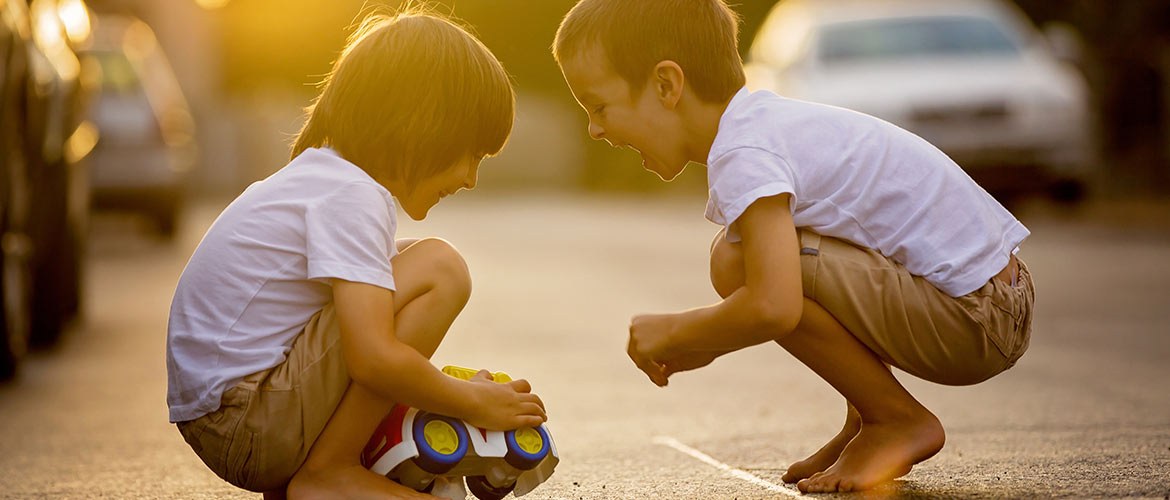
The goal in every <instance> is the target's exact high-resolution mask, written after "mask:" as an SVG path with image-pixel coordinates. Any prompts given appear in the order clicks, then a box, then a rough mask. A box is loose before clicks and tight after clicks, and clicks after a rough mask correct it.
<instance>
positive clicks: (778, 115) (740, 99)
mask: <svg viewBox="0 0 1170 500" xmlns="http://www.w3.org/2000/svg"><path fill="white" fill-rule="evenodd" d="M896 128H897V127H894V126H892V125H889V124H886V123H885V122H883V121H882V120H880V119H877V118H875V117H873V116H870V115H867V114H864V113H860V112H857V111H854V110H851V109H846V108H841V107H837V106H832V105H828V104H822V103H816V102H811V101H802V100H799V99H792V98H789V97H784V96H781V95H778V94H775V93H772V92H770V91H767V90H757V91H749V90H748V89H747V88H746V87H745V88H743V89H741V90H740V91H739V92H738V93H737V94H736V95H735V97H733V98H732V100H731V102H730V103H728V106H727V109H726V110H725V111H724V113H723V116H722V118H721V119H720V121H719V132H718V133H717V135H716V138H715V141H714V143H713V144H712V147H711V156H710V157H711V158H716V157H718V156H719V155H722V154H724V153H727V152H728V151H731V150H733V149H737V148H745V147H747V148H756V149H762V150H766V151H770V152H772V153H775V154H777V155H780V156H787V153H789V152H792V150H793V149H804V148H834V147H842V146H843V145H844V143H845V142H848V141H855V140H856V139H857V138H858V137H862V136H864V137H871V138H872V137H874V135H875V133H877V134H878V135H881V136H888V135H890V133H891V132H892V130H887V129H896Z"/></svg>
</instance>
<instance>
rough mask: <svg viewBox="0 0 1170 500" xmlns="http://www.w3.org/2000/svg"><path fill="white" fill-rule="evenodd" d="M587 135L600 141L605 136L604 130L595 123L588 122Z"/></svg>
mask: <svg viewBox="0 0 1170 500" xmlns="http://www.w3.org/2000/svg"><path fill="white" fill-rule="evenodd" d="M589 137H592V138H593V140H595V141H600V140H601V139H603V138H605V131H604V130H602V129H601V127H599V126H598V125H597V124H596V123H593V122H589Z"/></svg>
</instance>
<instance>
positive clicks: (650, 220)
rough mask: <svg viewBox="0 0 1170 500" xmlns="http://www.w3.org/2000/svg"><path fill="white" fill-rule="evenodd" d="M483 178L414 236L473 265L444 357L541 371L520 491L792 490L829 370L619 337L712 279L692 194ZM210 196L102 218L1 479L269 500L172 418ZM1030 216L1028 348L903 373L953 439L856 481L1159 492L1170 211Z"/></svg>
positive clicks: (7, 393) (16, 387)
mask: <svg viewBox="0 0 1170 500" xmlns="http://www.w3.org/2000/svg"><path fill="white" fill-rule="evenodd" d="M478 194H479V193H473V194H472V195H470V196H460V197H459V198H456V199H454V200H452V201H451V202H449V203H448V204H444V205H443V206H441V207H439V208H437V209H436V210H435V211H434V213H433V214H432V217H431V219H429V220H428V221H427V222H426V223H425V225H423V224H418V223H412V222H406V221H404V222H403V223H402V229H401V232H402V235H403V236H418V235H439V236H443V237H445V238H448V239H449V240H451V241H452V242H454V243H455V244H456V245H457V246H458V247H459V248H461V249H462V250H463V252H464V253H465V255H466V257H467V260H468V261H469V262H470V264H471V267H472V273H473V278H474V280H475V283H476V284H475V292H474V295H473V297H472V301H471V303H470V304H469V306H468V308H467V310H466V312H465V314H464V316H463V317H461V318H460V320H459V321H458V322H456V324H455V326H454V328H453V331H452V332H451V334H450V335H449V337H448V341H447V342H446V343H445V344H444V345H443V346H442V348H441V349H440V350H439V352H438V354H437V356H436V362H437V363H439V364H443V363H452V364H461V365H468V366H484V367H489V368H492V369H498V370H505V371H508V372H510V373H511V374H513V375H516V376H521V377H526V378H529V379H530V380H531V381H532V382H533V384H534V386H535V387H536V389H537V391H538V392H539V393H540V394H541V396H542V397H543V398H544V400H545V402H546V403H547V406H548V408H549V411H550V416H551V420H550V422H549V423H550V427H551V428H552V430H553V434H554V437H555V439H556V442H557V445H558V447H559V450H560V453H561V456H562V458H563V462H562V464H561V466H560V467H559V468H558V471H557V473H556V475H555V476H554V477H553V478H552V479H551V480H550V481H549V482H548V483H546V484H545V485H544V486H542V487H541V488H540V489H538V490H536V491H535V492H534V493H533V494H532V495H531V497H535V498H574V499H576V498H588V499H593V498H739V499H754V498H780V497H785V496H787V495H788V494H794V493H793V492H794V489H793V488H791V487H790V486H784V485H782V483H781V482H780V479H779V478H780V475H781V474H782V473H783V470H784V468H785V467H786V466H787V464H788V463H790V462H791V461H794V460H797V459H800V458H803V457H804V456H805V455H807V454H809V453H811V452H812V451H813V450H815V449H816V448H817V447H819V445H820V444H822V442H823V441H824V440H826V439H827V438H828V437H829V436H831V435H832V434H833V433H834V432H835V431H836V430H837V428H838V426H839V425H840V421H841V418H842V410H843V406H844V405H843V403H842V401H841V399H840V398H839V397H837V396H836V395H835V394H834V393H832V392H831V389H830V388H829V387H828V386H827V385H826V384H824V383H823V382H821V381H819V379H817V378H816V377H815V376H813V375H812V374H811V373H810V372H809V371H808V370H806V369H805V368H804V367H803V366H802V365H800V364H799V363H797V362H796V361H795V360H793V359H792V358H791V357H790V356H788V355H787V354H786V353H784V352H783V351H782V350H780V349H779V348H775V347H772V346H764V347H760V348H755V349H751V350H747V351H744V352H740V353H737V354H734V355H732V356H729V357H727V358H725V359H721V360H720V361H717V362H716V363H715V364H714V365H712V366H711V367H709V368H708V369H706V370H703V371H700V372H698V373H693V374H682V375H680V376H677V377H676V379H675V380H673V381H672V384H671V386H670V387H669V388H667V389H658V388H656V387H654V386H653V385H651V384H650V383H649V382H648V381H646V380H645V378H644V377H643V376H642V375H641V374H640V373H639V372H638V371H637V370H636V369H635V368H634V367H633V365H632V364H631V363H629V362H628V361H627V359H626V358H625V355H624V345H625V329H626V325H627V320H628V318H629V317H630V316H631V315H633V314H636V313H639V312H649V311H668V310H673V309H679V308H683V307H690V306H697V305H703V304H706V303H709V302H711V301H713V300H714V299H715V295H714V293H713V292H712V291H711V290H710V286H709V285H708V284H707V281H706V271H705V266H706V248H707V245H708V243H709V241H710V238H711V236H712V235H713V234H714V232H715V227H714V226H712V225H710V224H708V223H706V222H705V221H703V219H702V209H703V202H702V200H696V199H662V200H655V201H649V202H647V201H634V200H630V199H618V198H604V197H598V198H584V197H577V196H568V197H563V196H553V195H548V196H544V197H536V198H527V197H525V198H508V199H499V198H497V199H491V198H486V197H477V195H478ZM219 208H220V206H219V205H217V204H214V203H211V204H204V205H201V206H200V207H198V209H196V210H192V212H191V213H190V214H189V215H188V217H187V221H186V222H187V224H186V225H185V230H184V232H183V234H182V236H181V237H180V239H179V241H178V242H177V243H175V244H173V245H172V244H166V243H163V242H160V241H157V240H154V239H151V238H150V237H147V236H144V235H143V234H142V233H141V232H139V231H138V229H139V228H138V226H137V225H136V222H135V221H134V220H133V219H126V218H120V217H100V218H98V219H97V220H95V224H94V232H95V234H94V241H93V243H92V245H91V258H90V260H89V267H88V284H87V297H86V300H87V303H86V312H87V317H86V320H85V321H84V323H82V324H81V325H79V327H78V328H77V329H76V331H74V332H72V334H71V335H70V336H68V337H66V339H65V342H63V343H62V345H60V346H59V348H58V349H56V350H55V351H54V352H49V353H42V354H39V355H37V356H35V357H34V358H33V359H31V360H29V362H28V363H27V364H26V365H25V367H24V373H23V376H22V378H21V379H20V380H19V381H18V382H16V383H13V384H9V385H6V386H0V497H4V498H7V497H19V498H24V497H34V498H38V497H39V498H99V497H108V498H235V497H240V498H244V497H252V498H258V496H257V495H252V494H248V493H246V492H241V491H238V490H235V489H233V488H232V487H230V486H228V485H226V484H225V483H223V482H222V481H220V480H219V479H218V478H216V477H215V476H214V475H213V474H211V473H210V472H208V471H207V470H205V469H204V467H203V466H202V464H201V463H200V462H199V460H198V458H196V457H195V455H194V454H193V453H192V452H191V451H190V450H189V449H188V448H187V447H186V445H185V444H184V443H183V441H182V439H181V438H180V436H179V435H178V433H177V432H176V431H175V430H174V428H173V427H172V426H170V425H168V424H167V423H166V405H165V399H164V398H165V386H166V377H165V367H164V362H163V345H164V336H165V326H166V314H167V307H168V305H169V302H170V298H171V294H172V292H173V289H174V284H175V281H176V279H177V277H178V275H179V273H180V271H181V269H182V266H183V264H184V263H185V261H186V258H187V257H188V256H189V254H190V252H191V250H192V249H193V248H194V246H195V244H196V243H197V242H198V239H199V237H200V235H201V234H202V232H203V230H204V229H205V228H206V226H207V225H208V224H209V223H210V221H211V219H212V218H213V217H214V215H215V214H216V213H217V212H218V209H219ZM1020 213H1021V214H1022V216H1021V217H1022V218H1023V219H1024V221H1025V223H1027V224H1028V225H1029V226H1030V227H1031V228H1032V230H1033V232H1034V236H1033V237H1032V239H1030V240H1029V241H1028V242H1027V244H1026V246H1025V249H1024V251H1023V252H1022V255H1023V257H1024V258H1025V259H1026V260H1027V261H1028V263H1029V265H1030V266H1031V267H1032V270H1033V272H1034V275H1035V277H1036V280H1037V282H1038V300H1037V303H1038V305H1037V313H1036V319H1035V334H1034V338H1033V342H1032V347H1031V349H1030V351H1029V353H1028V354H1027V355H1026V356H1025V357H1024V358H1023V359H1022V360H1021V361H1020V363H1019V364H1018V365H1017V366H1016V367H1015V368H1013V369H1012V370H1011V371H1009V372H1007V373H1005V374H1003V375H1000V376H999V377H997V378H995V379H992V380H991V381H989V382H987V383H984V384H982V385H979V386H975V387H966V388H953V387H942V386H937V385H933V384H929V383H924V382H921V381H917V380H914V379H912V378H911V377H905V376H904V377H902V379H903V380H904V381H905V382H906V384H907V386H908V387H909V388H910V390H911V391H912V392H914V393H915V394H917V395H918V396H919V397H920V399H922V400H923V402H924V403H926V404H927V406H929V407H931V408H932V409H934V410H935V411H936V413H938V415H939V416H940V417H941V418H942V420H943V422H944V424H945V425H946V426H947V431H948V438H947V445H946V448H945V449H944V450H943V451H942V452H941V453H940V454H939V455H938V456H937V457H935V458H934V459H932V460H930V461H928V462H926V463H924V464H921V465H920V466H919V467H917V468H916V469H915V470H914V471H913V472H912V473H911V474H910V475H908V476H906V477H905V478H904V479H902V480H899V481H897V482H895V483H893V484H891V485H888V486H886V487H883V488H880V489H879V490H877V491H875V492H871V493H868V494H865V495H854V496H859V497H863V498H870V497H874V498H877V497H887V496H896V497H940V496H943V497H981V498H992V497H1009V498H1024V497H1037V496H1039V497H1054V496H1059V497H1069V496H1071V497H1148V498H1168V496H1170V389H1167V387H1166V382H1167V380H1170V362H1168V361H1167V360H1168V359H1170V266H1167V264H1168V263H1170V259H1168V257H1170V209H1168V206H1167V205H1166V204H1154V205H1143V204H1127V205H1118V204H1107V205H1101V206H1095V207H1091V208H1089V209H1086V210H1083V211H1081V212H1080V213H1076V214H1068V213H1064V212H1063V211H1061V210H1059V209H1057V208H1053V207H1049V206H1046V205H1042V204H1041V205H1035V206H1032V207H1030V208H1029V207H1025V209H1024V210H1022V211H1021V212H1020ZM702 457H705V458H706V461H703V460H701V459H700V458H702ZM737 471H738V472H737ZM749 475H750V476H749ZM753 477H754V478H755V479H754V480H752V478H753ZM777 485H779V488H778V487H777ZM780 488H783V489H780Z"/></svg>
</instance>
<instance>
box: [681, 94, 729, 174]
mask: <svg viewBox="0 0 1170 500" xmlns="http://www.w3.org/2000/svg"><path fill="white" fill-rule="evenodd" d="M691 102H693V103H694V105H693V106H689V107H688V109H689V112H688V113H687V114H686V116H685V118H684V120H685V123H686V133H687V144H689V145H690V147H689V148H688V151H687V159H688V160H690V161H692V162H695V163H699V164H701V165H707V156H708V155H710V154H711V145H712V144H713V143H714V142H715V136H716V135H717V134H718V133H719V121H720V120H722V119H723V112H724V111H726V110H727V105H728V104H731V99H730V98H729V99H727V100H726V101H723V102H715V103H713V102H707V101H704V100H702V99H698V98H692V99H691Z"/></svg>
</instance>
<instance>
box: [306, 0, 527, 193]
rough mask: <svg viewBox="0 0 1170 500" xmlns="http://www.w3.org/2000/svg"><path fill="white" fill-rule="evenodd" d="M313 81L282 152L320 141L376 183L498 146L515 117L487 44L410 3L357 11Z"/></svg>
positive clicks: (430, 171)
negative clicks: (326, 68)
mask: <svg viewBox="0 0 1170 500" xmlns="http://www.w3.org/2000/svg"><path fill="white" fill-rule="evenodd" d="M320 88H321V91H320V94H319V95H318V96H317V98H316V99H315V100H314V101H313V103H312V105H310V106H309V107H308V108H306V109H305V112H306V115H307V118H306V120H305V124H304V126H303V127H302V128H301V131H300V133H299V134H297V137H296V140H295V142H294V144H293V147H292V152H291V158H296V157H297V156H298V155H300V154H301V153H302V152H304V151H305V150H306V149H308V148H311V147H330V148H332V149H334V150H336V151H337V152H338V154H340V155H341V156H342V157H344V158H345V159H347V160H349V161H350V162H352V163H354V164H356V165H358V166H359V167H361V168H362V169H363V170H365V171H366V172H367V173H369V174H370V176H371V177H373V178H374V179H375V180H377V181H378V182H379V183H381V184H383V185H387V184H388V183H389V181H391V180H397V181H400V182H402V183H403V184H404V185H406V186H407V188H408V189H413V186H415V185H416V184H417V182H418V181H420V180H421V179H424V178H427V177H430V176H433V175H436V174H438V173H440V172H442V171H444V170H445V169H447V168H450V167H451V166H452V165H454V164H455V163H456V162H457V161H460V160H462V159H464V158H468V157H472V158H480V157H484V156H493V155H495V154H497V153H499V152H500V150H502V149H503V147H504V144H505V143H506V142H507V140H508V135H509V134H510V133H511V130H512V123H513V119H514V117H515V108H516V96H515V93H514V91H513V89H512V85H511V81H510V79H509V77H508V74H507V72H506V71H505V70H504V67H503V66H502V65H501V64H500V62H499V61H498V60H497V59H496V57H495V56H494V55H493V54H492V53H491V51H490V50H488V48H487V47H485V46H484V45H483V43H481V42H480V41H479V40H478V39H476V38H475V37H474V36H472V35H471V34H470V33H468V32H467V31H466V30H464V29H463V28H461V27H460V26H458V25H456V24H455V23H453V22H452V21H450V20H448V19H446V18H443V17H441V16H439V15H437V14H434V13H433V12H430V11H427V10H425V9H421V8H419V7H407V8H406V9H405V10H403V11H400V12H398V13H395V14H383V13H375V14H372V15H369V16H367V17H366V18H365V19H364V20H363V21H362V23H361V24H360V26H359V27H358V29H357V30H356V31H354V33H353V34H352V35H351V36H350V37H349V40H348V42H347V43H346V46H345V49H344V50H343V51H342V52H341V55H340V56H339V57H338V58H337V60H336V61H335V62H334V63H333V69H332V71H330V72H329V74H328V75H326V77H325V80H324V81H323V82H321V84H320Z"/></svg>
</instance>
